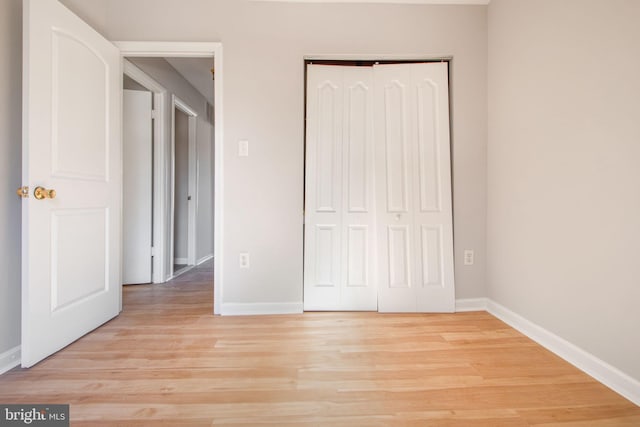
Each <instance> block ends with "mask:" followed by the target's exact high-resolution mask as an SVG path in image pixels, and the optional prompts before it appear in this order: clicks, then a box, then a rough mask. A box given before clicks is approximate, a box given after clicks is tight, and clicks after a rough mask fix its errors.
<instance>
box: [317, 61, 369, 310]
mask: <svg viewBox="0 0 640 427" xmlns="http://www.w3.org/2000/svg"><path fill="white" fill-rule="evenodd" d="M372 102H373V73H372V69H371V68H370V67H342V66H325V65H309V66H308V69H307V106H306V108H307V111H306V113H307V134H306V168H305V255H304V309H305V310H376V308H377V295H376V283H375V254H376V243H375V232H376V230H375V228H376V227H375V198H374V196H375V193H374V190H375V188H374V142H373V123H372V118H373V113H372Z"/></svg>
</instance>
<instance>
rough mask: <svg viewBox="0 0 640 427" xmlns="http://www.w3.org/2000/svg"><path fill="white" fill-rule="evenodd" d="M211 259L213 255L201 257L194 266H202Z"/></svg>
mask: <svg viewBox="0 0 640 427" xmlns="http://www.w3.org/2000/svg"><path fill="white" fill-rule="evenodd" d="M211 258H213V254H209V255H207V256H203V257H202V258H200V259H199V260H198V261H196V265H200V264H204V263H205V262H207V261H209V260H210V259H211Z"/></svg>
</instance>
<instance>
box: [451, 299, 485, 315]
mask: <svg viewBox="0 0 640 427" xmlns="http://www.w3.org/2000/svg"><path fill="white" fill-rule="evenodd" d="M486 310H487V299H486V298H467V299H457V300H456V313H462V312H464V311H486Z"/></svg>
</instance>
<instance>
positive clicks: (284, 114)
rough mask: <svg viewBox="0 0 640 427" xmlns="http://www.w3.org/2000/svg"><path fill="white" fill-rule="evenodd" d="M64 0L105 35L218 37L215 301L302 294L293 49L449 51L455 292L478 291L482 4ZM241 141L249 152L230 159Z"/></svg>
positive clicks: (291, 298) (481, 263) (298, 96)
mask: <svg viewBox="0 0 640 427" xmlns="http://www.w3.org/2000/svg"><path fill="white" fill-rule="evenodd" d="M64 3H65V4H67V5H68V6H69V7H70V8H71V9H72V10H74V11H75V12H76V13H78V15H80V16H81V17H83V18H85V19H87V20H88V21H89V22H90V23H92V22H93V21H94V20H95V22H96V25H97V26H98V29H99V30H102V31H103V33H104V34H105V36H106V37H108V38H109V39H112V40H161V41H165V40H175V41H221V42H222V43H223V49H224V132H225V136H224V138H225V140H224V153H225V154H224V155H225V158H224V163H225V172H224V184H223V185H224V207H223V209H224V225H223V228H224V247H223V251H224V255H225V256H224V266H223V273H222V274H223V277H222V280H223V283H224V291H223V292H224V295H223V301H222V302H223V304H225V303H300V302H301V301H302V267H303V265H302V247H303V244H302V239H303V233H302V230H303V227H302V206H303V176H304V175H303V173H304V172H303V171H304V169H303V167H304V154H303V153H304V114H303V112H304V75H303V73H304V67H303V57H304V56H305V55H312V54H325V55H328V54H334V55H338V54H342V55H345V54H368V55H372V56H375V55H376V54H386V55H398V56H401V55H410V54H413V55H415V56H416V57H434V56H435V57H440V56H443V55H444V56H453V58H454V59H453V62H452V73H451V76H452V120H453V129H452V136H453V180H454V183H453V186H454V189H453V193H454V194H453V198H454V227H455V255H456V266H455V274H456V296H457V297H458V298H473V297H478V296H484V295H485V282H484V279H485V223H486V216H485V215H486V185H485V180H486V163H485V160H486V157H485V155H486V113H487V110H486V101H487V98H486V89H487V74H486V71H487V70H486V64H487V62H486V61H487V38H486V35H487V27H486V6H425V5H384V4H293V3H266V2H249V1H238V0H186V1H175V0H158V1H153V2H151V1H142V0H138V1H131V0H109V1H108V2H107V1H106V0H95V1H92V2H86V1H82V0H65V1H64ZM96 3H98V5H96ZM105 7H106V10H107V11H106V13H107V16H106V17H104V16H100V17H96V16H95V11H96V10H97V9H100V10H102V8H105ZM96 8H97V9H96ZM241 139H246V140H248V141H249V145H250V148H249V151H250V156H249V157H238V156H237V142H238V140H241ZM464 249H475V250H476V263H475V265H473V266H463V265H462V262H461V260H462V252H463V250H464ZM240 252H249V253H250V255H251V268H249V269H240V268H239V262H238V255H239V253H240Z"/></svg>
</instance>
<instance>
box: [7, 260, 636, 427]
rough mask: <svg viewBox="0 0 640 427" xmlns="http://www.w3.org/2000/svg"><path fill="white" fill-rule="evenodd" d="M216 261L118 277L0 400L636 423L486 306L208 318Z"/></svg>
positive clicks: (114, 414) (141, 413) (75, 407)
mask: <svg viewBox="0 0 640 427" xmlns="http://www.w3.org/2000/svg"><path fill="white" fill-rule="evenodd" d="M211 280H212V271H211V268H210V267H205V268H199V269H195V270H192V271H191V272H189V273H186V274H184V275H182V276H180V277H179V278H178V279H177V280H175V281H174V282H172V283H170V284H167V285H156V286H152V285H140V286H135V287H127V288H126V290H125V293H124V312H123V313H122V314H121V315H120V316H119V317H118V318H116V319H114V320H113V321H111V322H109V323H108V324H106V325H104V326H103V327H101V328H100V329H98V330H97V331H95V332H93V333H91V334H89V335H87V336H86V337H84V338H82V339H81V340H79V341H77V342H75V343H74V344H72V345H70V346H69V347H68V348H66V349H64V350H63V351H61V352H59V353H58V354H56V355H54V356H52V357H50V358H48V359H47V360H45V361H43V362H42V363H40V364H38V365H37V366H35V367H33V368H31V369H29V370H21V369H14V370H13V371H11V372H9V373H7V374H5V375H3V376H2V377H0V403H69V404H71V417H72V425H73V426H85V425H86V426H191V425H193V426H200V425H202V426H207V425H221V426H225V425H226V426H236V427H237V426H263V425H269V426H343V425H350V426H453V425H455V426H541V425H544V426H552V425H560V426H640V408H639V407H637V406H635V405H633V404H632V403H630V402H629V401H627V400H625V399H624V398H622V397H620V396H619V395H617V394H616V393H614V392H612V391H610V390H609V389H608V388H606V387H605V386H603V385H601V384H599V383H598V382H596V381H595V380H593V379H591V378H590V377H588V376H587V375H586V374H583V373H582V372H580V371H579V370H577V369H576V368H574V367H572V366H570V365H569V364H567V363H566V362H564V361H562V360H561V359H559V358H558V357H556V356H554V355H553V354H551V353H549V352H548V351H546V350H544V349H543V348H542V347H540V346H538V345H536V344H535V343H533V342H532V341H530V340H529V339H527V338H525V337H523V336H522V335H520V334H519V333H518V332H516V331H515V330H513V329H511V328H509V327H507V326H506V325H505V324H504V323H502V322H500V321H499V320H497V319H495V318H494V317H492V316H491V315H489V314H487V313H485V312H477V313H459V314H455V315H448V314H445V315H440V314H438V315H412V314H409V315H386V314H376V313H307V314H304V315H287V316H266V317H223V318H220V317H217V318H216V317H213V316H212V315H211V310H212V308H211V307H212V288H211V285H210V283H211Z"/></svg>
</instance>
